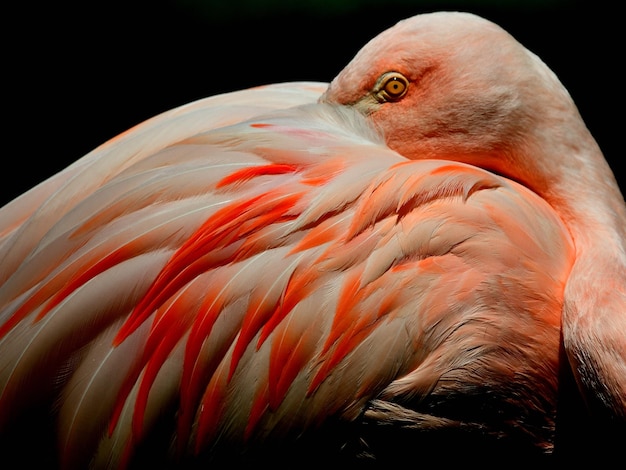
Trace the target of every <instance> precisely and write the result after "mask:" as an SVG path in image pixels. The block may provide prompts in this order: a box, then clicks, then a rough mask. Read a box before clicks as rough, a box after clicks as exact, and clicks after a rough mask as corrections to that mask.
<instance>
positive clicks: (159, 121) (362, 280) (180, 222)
mask: <svg viewBox="0 0 626 470" xmlns="http://www.w3.org/2000/svg"><path fill="white" fill-rule="evenodd" d="M625 221H626V205H625V203H624V198H623V196H622V194H621V193H620V190H619V188H618V185H617V183H616V181H615V178H614V175H613V173H612V172H611V169H610V167H609V165H608V164H607V162H606V161H605V159H604V157H603V155H602V153H601V151H600V149H599V147H598V145H597V144H596V142H595V140H594V138H593V137H592V135H591V134H590V132H589V131H588V130H587V128H586V126H585V124H584V121H583V119H582V118H581V116H580V114H579V113H578V111H577V109H576V106H575V104H574V102H573V101H572V99H571V97H570V96H569V94H568V92H567V90H566V89H565V88H564V86H563V85H562V84H561V83H560V81H559V80H558V78H557V77H556V76H555V74H554V73H553V72H552V71H551V70H550V69H549V68H548V67H547V66H546V65H545V64H544V63H543V62H542V61H541V60H540V59H539V58H538V57H537V56H536V55H534V54H533V53H531V52H530V51H529V50H527V49H526V48H525V47H524V46H522V45H521V44H520V43H519V42H517V41H516V40H515V39H514V38H513V37H512V36H511V35H510V34H509V33H507V32H506V31H505V30H504V29H502V28H501V27H499V26H498V25H496V24H494V23H492V22H490V21H488V20H486V19H484V18H481V17H479V16H476V15H474V14H471V13H465V12H435V13H427V14H420V15H416V16H414V17H411V18H407V19H405V20H402V21H400V22H398V23H397V24H396V25H394V26H393V27H391V28H389V29H388V30H386V31H384V32H382V33H381V34H380V35H378V36H377V37H375V38H373V39H372V40H371V41H370V42H369V43H367V44H366V45H365V46H364V47H363V48H362V49H361V50H360V51H359V52H358V53H357V54H356V56H355V57H354V58H353V60H352V61H351V62H349V63H348V65H347V66H346V67H345V69H343V70H342V71H341V72H340V73H339V74H338V75H337V76H336V77H335V78H334V79H333V80H332V81H331V82H330V83H320V82H285V83H277V84H271V85H264V86H259V87H255V88H251V89H246V90H240V91H234V92H230V93H225V94H220V95H216V96H211V97H208V98H204V99H201V100H198V101H195V102H192V103H189V104H187V105H183V106H181V107H178V108H176V109H173V110H171V111H168V112H165V113H162V114H160V115H158V116H155V117H153V118H151V119H149V120H147V121H145V122H143V123H141V124H139V125H137V126H136V127H134V128H132V129H130V130H128V131H127V132H125V133H123V134H121V135H119V136H117V137H115V138H113V139H112V140H110V141H108V142H106V143H104V144H103V145H101V146H100V147H98V148H96V149H95V150H93V151H92V152H90V153H88V154H87V155H85V156H84V157H82V158H81V159H79V160H77V161H76V162H75V163H73V164H71V165H70V166H68V167H67V168H66V169H64V170H63V171H61V172H59V173H58V174H56V175H54V176H52V177H50V178H49V179H47V180H45V181H43V182H42V183H40V184H39V185H37V186H35V187H34V188H32V189H31V190H29V191H27V192H26V193H24V194H23V195H21V196H20V197H18V198H16V199H15V200H13V201H11V202H10V203H8V204H6V205H5V206H4V207H2V208H1V209H0V259H1V260H2V261H1V265H0V437H1V438H2V450H3V453H4V456H7V455H10V454H11V453H14V454H15V453H18V452H19V450H17V449H20V448H22V447H20V444H21V443H22V442H24V441H27V442H28V444H27V446H26V449H32V448H33V446H34V447H35V448H36V449H38V450H37V451H36V452H33V451H32V450H31V451H30V453H32V454H34V455H30V456H29V455H22V456H21V457H20V458H22V459H28V458H32V459H48V458H49V459H51V460H50V461H48V460H45V462H46V463H48V462H53V464H54V465H58V467H59V468H62V469H80V468H93V469H105V468H111V469H113V468H121V469H124V468H126V469H130V468H143V467H142V465H146V464H150V465H151V466H152V468H156V467H160V466H162V465H165V466H166V467H167V468H170V467H171V468H179V467H180V468H183V467H187V466H188V467H190V468H191V467H193V466H194V465H196V464H198V465H199V463H200V462H201V463H208V464H211V463H212V464H219V463H223V462H228V463H229V464H231V465H232V462H239V463H246V462H248V463H251V464H252V465H258V462H260V461H264V459H266V460H267V461H269V462H275V463H276V462H283V463H289V462H293V461H294V460H292V459H300V460H299V461H302V459H303V458H304V459H306V461H308V462H315V461H319V462H321V463H323V462H327V461H329V459H332V460H333V461H345V462H352V461H357V462H361V463H362V462H372V461H373V462H383V463H388V462H404V463H406V462H411V461H412V460H413V459H414V458H415V454H416V453H417V454H419V455H428V453H429V452H434V449H445V450H446V451H448V452H449V451H452V452H455V451H456V450H458V449H463V450H465V451H467V452H469V451H473V452H475V455H481V456H483V457H484V455H483V454H482V452H483V451H484V450H485V449H493V448H498V449H507V450H509V451H510V452H516V453H517V454H516V455H518V456H522V455H526V456H528V455H532V456H534V455H538V456H544V455H550V454H553V453H555V452H556V451H557V449H558V445H556V443H557V441H558V439H557V438H558V434H559V426H560V423H562V420H561V418H560V414H559V413H560V410H561V406H562V402H563V396H564V390H565V386H566V384H567V383H568V382H567V380H566V379H567V377H570V378H571V382H572V384H574V387H575V389H576V390H577V391H579V393H580V395H579V396H580V397H581V399H580V408H576V409H575V410H574V413H577V414H578V415H576V416H575V419H573V421H576V420H577V419H578V417H579V416H583V415H585V416H586V415H589V416H591V417H592V419H593V420H597V421H593V422H594V423H600V425H601V426H605V425H606V426H611V427H610V429H622V426H623V423H624V421H626V317H625V315H626V269H625V266H626V251H625V245H624V240H625V239H626V237H625V235H626V233H625V231H626V224H625ZM564 371H565V372H568V373H570V374H571V376H568V375H567V374H566V373H564ZM564 377H565V378H564ZM577 393H578V392H577ZM576 396H578V395H576ZM575 403H576V402H575ZM612 426H615V428H613V427H612ZM42 455H45V457H43V456H42Z"/></svg>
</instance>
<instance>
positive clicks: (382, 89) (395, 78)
mask: <svg viewBox="0 0 626 470" xmlns="http://www.w3.org/2000/svg"><path fill="white" fill-rule="evenodd" d="M374 89H375V90H376V91H375V94H376V99H378V101H380V102H384V101H398V100H399V99H400V98H402V97H403V96H404V95H405V94H406V92H407V90H408V89H409V81H408V80H407V78H406V77H405V76H404V75H402V74H401V73H399V72H387V73H384V74H383V75H381V77H380V78H379V79H378V82H377V83H376V87H375V88H374Z"/></svg>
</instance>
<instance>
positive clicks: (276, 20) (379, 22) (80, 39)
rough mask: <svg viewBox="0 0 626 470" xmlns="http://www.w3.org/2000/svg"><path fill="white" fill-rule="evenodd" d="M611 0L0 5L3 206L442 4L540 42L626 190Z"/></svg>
mask: <svg viewBox="0 0 626 470" xmlns="http://www.w3.org/2000/svg"><path fill="white" fill-rule="evenodd" d="M609 5H611V4H610V3H609V2H602V1H600V2H598V1H595V2H590V1H585V2H582V1H571V0H547V1H543V2H541V1H538V0H534V1H533V0H526V1H522V0H519V1H513V0H510V1H508V2H506V1H505V2H502V1H500V2H498V1H495V0H492V1H485V0H483V1H472V0H465V1H457V2H435V1H427V2H425V1H418V0H414V1H409V0H404V1H402V0H387V1H378V2H375V1H371V0H369V1H368V0H351V1H349V0H346V1H343V2H342V1H339V0H337V1H335V2H333V1H330V0H326V1H313V0H308V1H304V0H303V1H301V2H297V1H291V2H289V1H286V0H282V1H281V0H273V1H269V0H267V1H252V0H248V1H235V0H232V1H223V2H217V1H211V0H178V1H162V0H158V1H151V2H147V1H143V0H139V1H127V2H120V1H109V2H97V1H93V2H91V1H90V2H87V1H86V2H81V3H79V4H75V3H62V2H61V3H59V2H47V3H43V2H42V3H41V4H38V3H20V6H19V7H18V6H15V5H13V6H12V7H3V9H4V12H3V15H2V17H3V20H2V21H3V23H4V24H3V32H2V35H3V40H2V48H3V50H4V54H3V59H2V61H3V66H2V70H3V72H2V76H3V83H4V85H3V87H4V91H5V101H4V107H3V111H4V113H3V114H4V116H3V117H4V119H3V124H2V127H3V129H4V136H3V142H4V145H3V149H2V153H3V155H4V157H3V172H2V184H1V185H0V205H2V204H4V203H6V202H8V201H9V200H11V199H12V198H14V197H15V196H17V195H19V194H20V193H21V192H23V191H25V190H27V189H28V188H30V187H31V186H33V185H35V184H36V183H38V182H40V181H42V180H43V179H44V178H46V177H47V176H50V175H51V174H53V173H55V172H56V171H58V170H60V169H62V168H63V167H65V166H66V165H67V164H69V163H70V162H72V161H74V160H76V159H78V158H79V157H81V156H82V155H84V154H85V153H87V152H88V151H90V150H91V149H93V148H94V147H96V146H97V145H99V144H101V143H102V142H104V141H105V140H107V139H109V138H111V137H113V136H115V135H116V134H118V133H120V132H122V131H124V130H126V129H127V128H129V127H131V126H133V125H134V124H137V123H139V122H141V121H143V120H144V119H147V118H149V117H151V116H153V115H155V114H157V113H160V112H162V111H165V110H167V109H169V108H172V107H175V106H178V105H181V104H184V103H186V102H189V101H192V100H195V99H199V98H202V97H205V96H209V95H213V94H216V93H221V92H227V91H233V90H237V89H241V88H245V87H249V86H255V85H262V84H265V83H273V82H284V81H291V80H320V81H330V80H331V79H332V78H333V77H334V76H335V75H336V74H337V72H339V70H341V68H342V67H343V66H344V65H345V64H346V63H347V62H348V61H349V60H350V59H351V58H352V57H353V55H354V54H355V53H356V52H357V51H358V49H359V48H360V47H361V46H362V45H364V44H365V42H366V41H368V40H369V39H371V38H372V37H373V36H375V35H376V34H378V33H379V32H381V31H382V30H384V29H386V28H387V27H389V26H391V25H393V24H394V23H396V22H397V21H398V20H400V19H402V18H404V17H408V16H412V15H414V14H417V13H422V12H427V11H433V10H466V11H472V12H474V13H478V14H481V15H482V16H485V17H487V18H488V19H490V20H492V21H495V22H496V23H498V24H500V25H501V26H503V27H504V28H505V29H507V30H508V31H509V32H511V33H512V34H513V35H514V36H515V37H516V38H517V39H518V40H520V42H522V43H523V44H524V45H526V46H527V47H528V48H529V49H530V50H532V51H533V52H535V53H537V54H538V55H539V56H540V57H541V58H542V59H543V60H544V61H545V62H546V63H547V64H548V65H549V66H550V67H551V68H552V69H553V70H554V71H555V72H556V73H557V75H558V76H559V77H560V78H561V80H562V82H563V83H564V84H565V86H566V87H567V88H568V89H569V91H570V93H571V94H572V96H573V98H574V100H575V101H576V103H577V105H578V107H579V110H580V112H581V114H582V116H583V118H584V119H585V121H586V123H587V125H588V127H589V128H590V130H591V131H592V133H593V134H594V136H595V137H596V139H597V141H598V143H599V144H600V147H601V148H602V149H603V151H604V153H605V156H606V158H607V160H608V161H609V163H610V164H611V166H612V167H613V168H614V170H615V172H616V176H617V178H618V181H619V182H620V184H621V186H622V188H624V187H625V183H626V172H625V171H624V170H622V169H621V168H618V166H619V162H620V159H621V154H622V152H621V149H620V148H618V145H619V139H620V137H621V136H622V134H623V133H624V131H623V130H622V129H621V127H622V125H623V123H624V115H623V111H621V110H622V109H623V105H624V99H623V92H622V90H623V82H624V80H623V78H622V75H620V74H621V66H622V62H623V59H624V57H623V56H624V53H623V39H622V34H623V33H622V32H621V31H620V30H619V29H618V19H619V18H620V14H619V13H618V11H617V6H618V2H613V3H612V5H613V6H612V7H611V6H609ZM618 67H619V70H618ZM618 124H619V126H620V129H618Z"/></svg>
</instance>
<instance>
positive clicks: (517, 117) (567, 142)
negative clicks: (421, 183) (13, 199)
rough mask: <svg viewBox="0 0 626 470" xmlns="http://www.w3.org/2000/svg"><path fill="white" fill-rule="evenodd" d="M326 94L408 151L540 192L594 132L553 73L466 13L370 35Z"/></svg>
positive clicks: (416, 20)
mask: <svg viewBox="0 0 626 470" xmlns="http://www.w3.org/2000/svg"><path fill="white" fill-rule="evenodd" d="M320 100H321V101H322V102H327V103H336V104H341V105H347V106H351V107H353V108H355V109H357V110H358V111H359V112H361V113H363V114H365V115H366V116H368V119H369V120H370V121H371V122H372V123H373V124H374V125H375V126H376V127H377V128H378V129H379V130H380V131H381V132H382V133H383V135H384V137H385V139H386V141H387V144H388V145H389V146H390V147H391V148H392V149H394V150H396V151H397V152H399V153H401V154H402V155H404V156H405V157H407V158H409V159H423V158H438V159H448V160H456V161H462V162H465V163H470V164H472V165H476V166H479V167H482V168H485V169H488V170H490V171H494V172H496V173H498V174H501V175H503V176H506V177H508V178H511V179H513V180H516V181H518V182H521V183H522V184H524V185H526V186H528V187H531V189H533V190H535V191H536V192H538V193H540V194H541V193H543V192H545V190H546V189H547V188H548V187H549V186H550V185H551V184H552V183H553V181H552V180H553V179H554V178H555V177H557V176H558V175H559V174H561V173H562V166H563V164H564V163H565V162H564V161H563V159H562V158H561V155H563V154H564V153H565V152H562V149H563V146H570V147H571V146H572V145H573V146H576V145H578V143H577V142H576V141H575V140H573V139H572V136H574V135H575V136H580V135H585V133H587V134H588V131H587V130H586V127H585V126H584V124H583V123H582V119H581V118H580V115H579V114H578V111H577V109H576V107H575V105H574V103H573V101H572V99H571V97H570V96H569V93H568V92H567V90H566V89H565V88H564V87H563V85H562V84H561V83H560V81H559V80H558V79H557V77H556V76H555V74H554V73H553V72H552V71H551V70H550V69H549V68H548V67H547V66H546V65H545V64H544V63H543V62H542V61H541V60H540V59H539V58H538V57H537V56H536V55H535V54H533V53H531V52H530V51H529V50H527V49H526V48H525V47H523V46H522V45H521V44H520V43H519V42H518V41H517V40H515V39H514V38H513V37H512V36H511V35H510V34H509V33H507V32H506V31H505V30H504V29H502V28H501V27H499V26H497V25H496V24H494V23H492V22H490V21H488V20H486V19H483V18H481V17H478V16H475V15H473V14H470V13H461V12H437V13H429V14H423V15H417V16H414V17H412V18H408V19H406V20H403V21H400V22H399V23H397V24H396V25H395V26H393V27H392V28H390V29H388V30H386V31H384V32H383V33H381V34H380V35H378V36H377V37H375V38H374V39H372V40H371V41H370V42H369V43H367V44H366V45H365V46H364V47H363V48H362V49H361V50H360V51H359V52H358V53H357V55H356V56H355V57H354V58H353V60H352V61H351V62H350V63H349V64H348V65H347V66H346V68H345V69H344V70H342V71H341V72H340V73H339V74H338V75H337V77H336V78H335V79H334V80H333V81H332V82H331V83H330V85H329V87H328V89H327V91H326V92H325V93H324V94H323V95H322V97H321V98H320ZM574 129H575V130H576V133H574ZM555 135H556V136H557V139H555V138H554V136H555ZM577 138H579V137H577ZM589 138H590V135H589ZM583 140H584V139H583ZM588 140H589V139H587V141H588ZM587 143H588V142H587ZM583 144H585V143H584V142H583V143H582V144H581V145H583ZM585 145H586V144H585ZM546 157H547V158H546Z"/></svg>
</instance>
